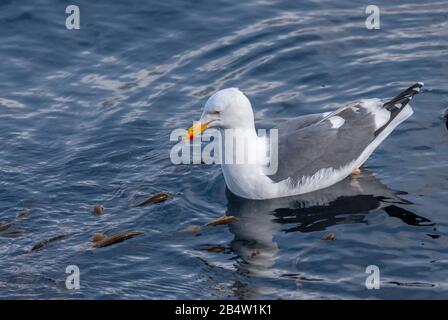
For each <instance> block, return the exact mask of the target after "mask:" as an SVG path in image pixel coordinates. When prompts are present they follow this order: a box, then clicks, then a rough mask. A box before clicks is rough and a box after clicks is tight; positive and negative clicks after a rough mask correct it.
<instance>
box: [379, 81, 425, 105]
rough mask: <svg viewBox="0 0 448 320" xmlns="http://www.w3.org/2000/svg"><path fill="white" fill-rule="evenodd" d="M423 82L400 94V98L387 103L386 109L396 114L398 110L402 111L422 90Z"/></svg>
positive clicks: (397, 97)
mask: <svg viewBox="0 0 448 320" xmlns="http://www.w3.org/2000/svg"><path fill="white" fill-rule="evenodd" d="M423 85H424V84H423V82H417V83H416V84H414V85H413V86H411V87H409V88H407V89H406V90H404V91H403V92H402V93H400V94H399V95H398V96H396V97H395V98H393V99H392V100H390V101H387V102H386V103H385V104H384V108H386V109H387V110H389V111H391V112H394V111H397V110H396V109H402V108H403V107H404V106H406V105H407V104H408V103H409V101H411V99H412V97H413V96H414V95H416V94H417V93H419V92H420V90H421V88H422V87H423Z"/></svg>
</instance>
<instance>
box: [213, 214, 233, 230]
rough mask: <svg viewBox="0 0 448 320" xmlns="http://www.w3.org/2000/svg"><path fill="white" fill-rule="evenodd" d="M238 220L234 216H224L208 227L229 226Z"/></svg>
mask: <svg viewBox="0 0 448 320" xmlns="http://www.w3.org/2000/svg"><path fill="white" fill-rule="evenodd" d="M235 220H237V219H236V218H235V217H234V216H228V215H226V214H223V215H222V216H220V217H219V218H217V219H215V220H213V221H212V222H209V223H207V226H208V227H215V226H219V225H222V224H229V223H231V222H233V221H235Z"/></svg>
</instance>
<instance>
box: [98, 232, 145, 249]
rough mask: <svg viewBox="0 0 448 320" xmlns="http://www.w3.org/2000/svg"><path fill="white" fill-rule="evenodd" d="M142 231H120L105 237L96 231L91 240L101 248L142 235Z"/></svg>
mask: <svg viewBox="0 0 448 320" xmlns="http://www.w3.org/2000/svg"><path fill="white" fill-rule="evenodd" d="M144 234H145V233H144V232H140V231H127V232H121V233H118V234H116V235H113V236H110V237H106V236H104V235H102V234H99V233H96V234H94V235H93V238H92V241H93V242H94V245H93V246H94V247H95V248H102V247H107V246H110V245H113V244H116V243H119V242H122V241H125V240H128V239H131V238H133V237H137V236H141V235H144Z"/></svg>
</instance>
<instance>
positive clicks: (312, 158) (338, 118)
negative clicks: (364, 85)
mask: <svg viewBox="0 0 448 320" xmlns="http://www.w3.org/2000/svg"><path fill="white" fill-rule="evenodd" d="M310 119H311V118H310ZM315 119H316V118H315ZM376 129H377V123H376V122H375V114H374V113H372V112H371V110H369V109H368V108H366V107H364V106H363V105H362V104H354V105H351V106H347V107H343V108H340V109H338V110H336V111H335V112H333V113H331V114H329V115H328V116H326V117H322V115H321V117H320V119H319V120H318V121H314V122H307V121H299V122H295V121H291V122H288V123H285V124H284V125H282V126H281V127H280V128H279V145H278V170H277V172H276V173H275V174H274V175H271V176H269V177H270V178H271V179H272V180H273V181H275V182H278V181H281V180H284V179H287V178H290V179H291V180H292V182H294V183H296V182H297V181H298V180H300V179H301V178H302V177H304V176H309V177H311V176H313V175H314V174H315V173H316V172H317V171H319V170H320V169H322V168H334V169H337V168H340V167H343V166H344V165H347V164H348V163H350V162H352V161H353V160H355V159H357V158H358V157H359V156H360V155H361V153H362V152H363V151H364V149H365V148H366V147H367V146H368V145H369V144H370V143H371V142H372V141H373V140H374V139H375V131H376Z"/></svg>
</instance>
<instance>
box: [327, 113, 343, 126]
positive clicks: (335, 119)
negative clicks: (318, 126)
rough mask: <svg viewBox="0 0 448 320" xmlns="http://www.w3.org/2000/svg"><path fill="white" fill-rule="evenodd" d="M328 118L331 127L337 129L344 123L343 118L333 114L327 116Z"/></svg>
mask: <svg viewBox="0 0 448 320" xmlns="http://www.w3.org/2000/svg"><path fill="white" fill-rule="evenodd" d="M328 120H329V121H330V122H331V127H332V128H333V129H338V128H340V127H342V126H343V125H344V123H345V120H344V119H343V118H341V117H340V116H333V117H330V118H328Z"/></svg>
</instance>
